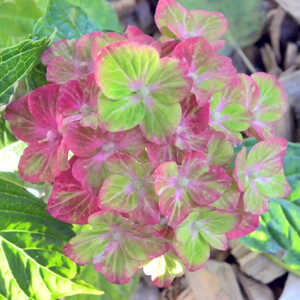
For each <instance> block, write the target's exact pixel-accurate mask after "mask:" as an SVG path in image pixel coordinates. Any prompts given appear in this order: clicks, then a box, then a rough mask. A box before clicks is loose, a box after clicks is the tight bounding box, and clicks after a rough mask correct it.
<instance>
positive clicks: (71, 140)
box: [64, 123, 105, 157]
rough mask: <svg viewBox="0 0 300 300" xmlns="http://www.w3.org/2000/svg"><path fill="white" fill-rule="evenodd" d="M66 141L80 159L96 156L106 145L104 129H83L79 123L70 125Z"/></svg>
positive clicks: (65, 134)
mask: <svg viewBox="0 0 300 300" xmlns="http://www.w3.org/2000/svg"><path fill="white" fill-rule="evenodd" d="M64 140H65V143H66V145H67V146H68V147H69V149H70V150H71V151H72V152H73V153H74V154H75V155H76V156H78V157H89V156H92V155H94V154H96V153H97V152H98V151H99V149H101V147H103V145H104V143H105V133H104V131H103V130H102V129H100V128H97V129H96V130H95V129H92V128H90V127H83V126H81V125H80V124H79V123H72V124H69V126H68V127H67V129H66V131H65V133H64Z"/></svg>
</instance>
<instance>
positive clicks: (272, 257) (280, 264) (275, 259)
mask: <svg viewBox="0 0 300 300" xmlns="http://www.w3.org/2000/svg"><path fill="white" fill-rule="evenodd" d="M263 255H265V256H266V257H267V258H269V259H270V260H271V261H273V262H274V263H276V264H278V265H279V266H280V267H282V268H283V269H285V270H287V271H289V272H291V273H294V274H295V275H297V276H299V277H300V269H298V270H295V269H293V268H291V267H290V266H289V265H287V264H285V263H284V262H283V261H281V260H280V259H279V258H278V257H276V256H275V255H272V254H268V253H263Z"/></svg>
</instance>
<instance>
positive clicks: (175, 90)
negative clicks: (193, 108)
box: [144, 57, 192, 109]
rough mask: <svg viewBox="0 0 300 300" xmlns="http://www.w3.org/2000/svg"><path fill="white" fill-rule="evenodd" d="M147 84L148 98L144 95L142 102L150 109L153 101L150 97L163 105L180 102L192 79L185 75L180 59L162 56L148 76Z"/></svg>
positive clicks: (185, 94)
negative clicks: (150, 75) (152, 72)
mask: <svg viewBox="0 0 300 300" xmlns="http://www.w3.org/2000/svg"><path fill="white" fill-rule="evenodd" d="M148 85H149V96H150V97H149V98H150V99H148V97H144V99H145V100H144V103H145V106H146V107H147V108H148V109H150V108H151V103H152V102H153V100H151V98H154V100H155V101H158V102H160V103H161V104H165V105H171V104H175V103H178V102H181V101H182V100H183V99H184V98H186V97H187V96H188V95H189V93H190V90H191V87H192V80H191V79H188V78H187V77H186V69H185V67H184V65H182V63H181V62H180V60H178V59H176V58H170V57H164V58H162V59H161V60H160V64H159V66H158V68H157V69H156V72H155V73H154V74H152V77H151V78H149V82H148Z"/></svg>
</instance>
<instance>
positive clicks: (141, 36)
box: [125, 25, 161, 53]
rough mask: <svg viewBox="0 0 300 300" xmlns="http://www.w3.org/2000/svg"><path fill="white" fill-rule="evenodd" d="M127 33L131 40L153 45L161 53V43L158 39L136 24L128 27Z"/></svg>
mask: <svg viewBox="0 0 300 300" xmlns="http://www.w3.org/2000/svg"><path fill="white" fill-rule="evenodd" d="M125 35H126V37H127V38H128V40H130V41H133V42H137V43H141V44H144V45H149V46H152V47H154V48H155V49H156V50H157V51H158V52H159V53H160V52H161V46H160V43H159V42H158V41H156V40H155V39H154V38H153V37H152V36H150V35H147V34H145V33H144V32H143V31H142V30H140V29H139V28H138V27H136V26H132V25H129V26H128V27H127V29H126V32H125Z"/></svg>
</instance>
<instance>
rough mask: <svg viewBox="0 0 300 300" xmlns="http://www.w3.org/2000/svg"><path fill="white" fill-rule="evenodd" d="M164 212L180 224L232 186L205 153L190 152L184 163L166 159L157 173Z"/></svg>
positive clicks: (157, 184) (169, 219)
mask: <svg viewBox="0 0 300 300" xmlns="http://www.w3.org/2000/svg"><path fill="white" fill-rule="evenodd" d="M154 178H155V192H156V194H157V195H158V196H159V197H160V199H159V207H160V211H161V213H162V214H163V215H165V217H166V218H167V219H168V222H169V224H170V225H171V226H177V225H178V224H180V223H181V222H182V221H183V220H184V219H185V218H186V217H187V216H188V214H189V213H190V211H191V210H192V209H193V208H194V207H197V206H204V205H208V204H211V203H214V202H215V201H217V200H218V199H219V198H220V197H221V195H222V193H223V192H224V191H225V190H226V189H227V188H228V187H229V186H230V185H231V179H230V177H229V176H228V175H227V174H226V172H225V171H224V170H223V169H221V168H219V167H209V166H208V165H207V162H206V160H205V157H204V155H203V154H202V153H188V154H186V155H185V157H184V159H183V163H182V166H180V167H178V166H177V164H176V163H175V162H166V163H163V164H162V165H160V166H159V167H158V168H157V169H156V170H155V172H154Z"/></svg>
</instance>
